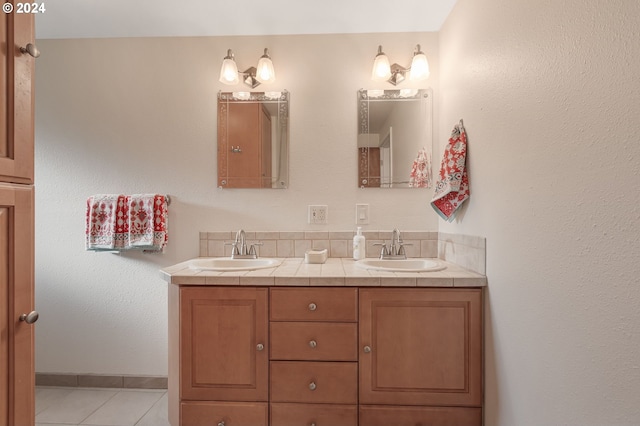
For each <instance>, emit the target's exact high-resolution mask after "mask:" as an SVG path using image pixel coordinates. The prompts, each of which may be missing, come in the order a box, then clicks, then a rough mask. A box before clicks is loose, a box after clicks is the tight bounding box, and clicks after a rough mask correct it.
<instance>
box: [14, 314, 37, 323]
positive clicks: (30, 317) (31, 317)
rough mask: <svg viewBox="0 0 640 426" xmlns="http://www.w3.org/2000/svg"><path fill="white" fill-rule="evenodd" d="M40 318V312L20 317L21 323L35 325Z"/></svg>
mask: <svg viewBox="0 0 640 426" xmlns="http://www.w3.org/2000/svg"><path fill="white" fill-rule="evenodd" d="M39 317H40V314H39V313H38V311H31V312H29V313H28V314H22V315H20V318H19V319H20V321H24V322H26V323H27V324H33V323H34V322H36V321H38V318H39Z"/></svg>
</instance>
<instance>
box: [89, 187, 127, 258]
mask: <svg viewBox="0 0 640 426" xmlns="http://www.w3.org/2000/svg"><path fill="white" fill-rule="evenodd" d="M125 206H126V201H125V197H124V195H118V194H98V195H93V196H91V197H89V198H88V199H87V214H86V216H87V221H86V229H85V235H86V242H85V245H86V249H87V250H117V249H118V248H119V247H121V246H122V240H119V237H120V236H121V235H122V229H121V225H122V220H121V215H122V212H123V210H124V209H125Z"/></svg>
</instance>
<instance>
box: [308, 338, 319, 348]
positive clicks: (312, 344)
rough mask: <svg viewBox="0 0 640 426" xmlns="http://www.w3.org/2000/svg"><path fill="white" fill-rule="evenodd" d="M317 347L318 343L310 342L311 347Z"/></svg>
mask: <svg viewBox="0 0 640 426" xmlns="http://www.w3.org/2000/svg"><path fill="white" fill-rule="evenodd" d="M316 346H318V342H316V341H315V340H312V341H310V342H309V347H311V348H315V347H316Z"/></svg>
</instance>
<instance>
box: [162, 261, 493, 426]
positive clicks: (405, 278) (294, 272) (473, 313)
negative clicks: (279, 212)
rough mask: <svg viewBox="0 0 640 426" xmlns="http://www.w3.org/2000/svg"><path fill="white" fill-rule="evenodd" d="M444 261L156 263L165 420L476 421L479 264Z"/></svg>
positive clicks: (245, 423)
mask: <svg viewBox="0 0 640 426" xmlns="http://www.w3.org/2000/svg"><path fill="white" fill-rule="evenodd" d="M446 265H447V268H446V269H444V270H442V271H437V272H402V273H394V272H387V271H371V270H362V269H360V268H357V267H356V266H355V263H354V261H353V260H351V259H339V258H330V259H329V260H328V261H327V263H326V264H323V265H307V264H305V263H303V260H302V259H300V258H287V259H283V261H282V263H281V264H280V265H279V266H277V267H274V268H268V269H261V270H254V271H236V272H218V271H206V270H197V269H193V268H191V267H189V262H184V263H181V264H178V265H175V266H172V267H169V268H166V269H164V270H163V271H162V273H163V276H164V278H165V279H166V280H167V281H168V282H169V283H170V285H169V347H170V352H169V362H170V368H169V418H170V422H171V424H172V425H173V426H178V425H183V426H192V425H214V426H262V425H265V426H266V425H273V426H288V425H307V426H313V425H314V426H323V425H331V426H356V425H362V426H383V425H384V426H389V425H394V426H405V425H406V426H409V425H411V426H414V425H416V424H429V425H481V424H482V403H483V383H482V365H483V363H482V357H483V351H482V341H483V340H482V297H483V293H482V292H483V290H482V287H484V286H485V285H486V277H485V276H483V275H480V274H476V273H473V272H469V271H467V270H465V269H462V268H461V267H459V266H457V265H454V264H451V263H446Z"/></svg>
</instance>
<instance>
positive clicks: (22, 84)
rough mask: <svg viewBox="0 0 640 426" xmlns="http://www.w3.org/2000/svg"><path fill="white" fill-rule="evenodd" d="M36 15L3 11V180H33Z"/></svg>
mask: <svg viewBox="0 0 640 426" xmlns="http://www.w3.org/2000/svg"><path fill="white" fill-rule="evenodd" d="M33 16H34V15H32V14H17V13H15V12H14V13H2V14H1V15H0V37H1V38H2V40H0V43H1V44H2V46H3V48H2V49H0V50H1V51H2V54H1V55H0V58H1V59H0V60H1V61H2V63H1V64H0V86H1V87H2V89H0V94H1V95H0V97H1V98H0V109H1V111H0V181H3V182H15V183H26V184H31V183H33V134H34V132H33V108H34V92H33V80H32V78H33V70H34V61H35V59H34V58H33V57H31V56H30V55H29V54H27V53H22V52H20V47H24V46H26V45H27V44H28V43H34V18H33Z"/></svg>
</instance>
